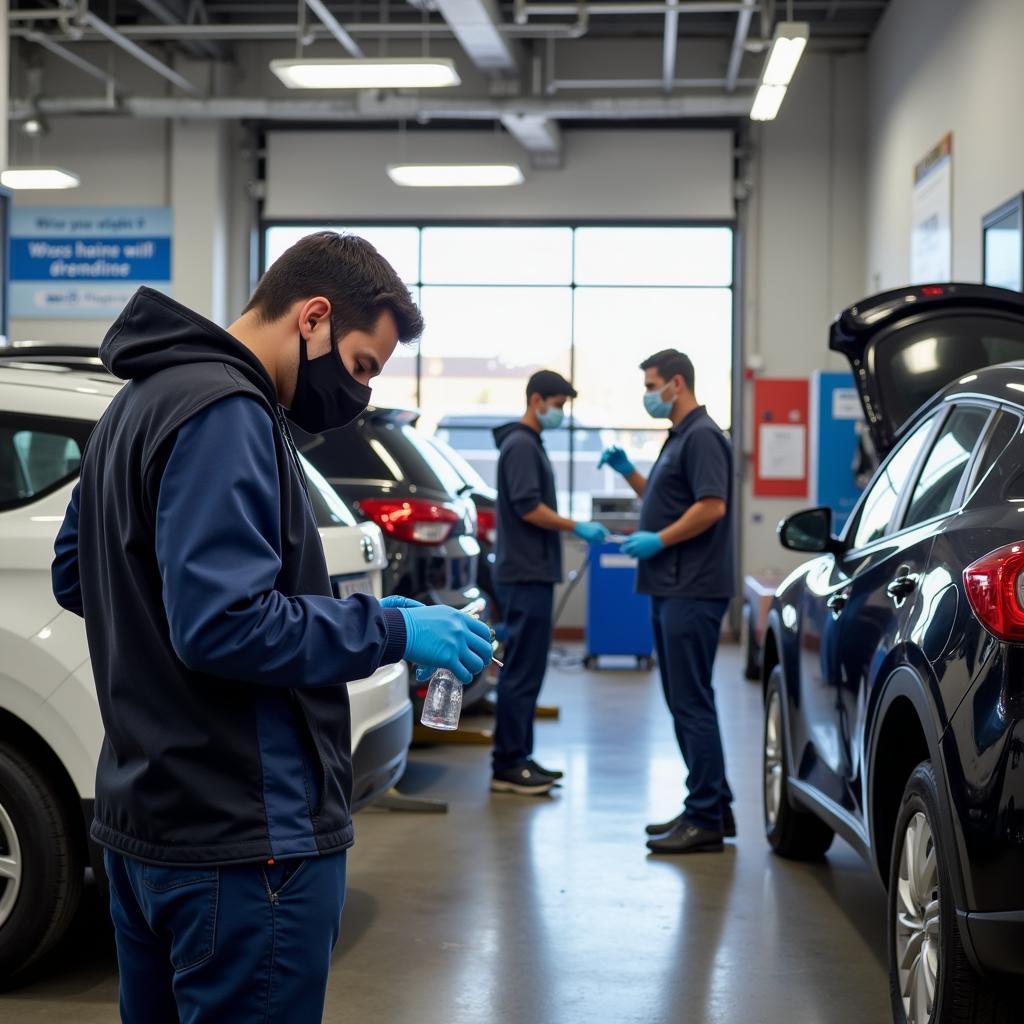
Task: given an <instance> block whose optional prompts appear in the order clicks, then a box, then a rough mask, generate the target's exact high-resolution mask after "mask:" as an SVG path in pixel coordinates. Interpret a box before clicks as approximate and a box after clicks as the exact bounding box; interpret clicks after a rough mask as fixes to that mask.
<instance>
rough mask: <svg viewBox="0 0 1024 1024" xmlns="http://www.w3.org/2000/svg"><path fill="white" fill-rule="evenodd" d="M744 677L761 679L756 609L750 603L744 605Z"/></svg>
mask: <svg viewBox="0 0 1024 1024" xmlns="http://www.w3.org/2000/svg"><path fill="white" fill-rule="evenodd" d="M743 675H744V678H746V679H760V678H761V650H760V648H759V647H758V646H757V642H756V641H755V639H754V609H753V608H751V607H750V604H749V603H746V604H744V605H743Z"/></svg>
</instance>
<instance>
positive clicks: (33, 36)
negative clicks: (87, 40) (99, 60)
mask: <svg viewBox="0 0 1024 1024" xmlns="http://www.w3.org/2000/svg"><path fill="white" fill-rule="evenodd" d="M11 34H12V35H14V36H18V37H19V38H21V39H27V40H28V41H29V42H30V43H35V44H36V45H37V46H41V47H42V48H43V49H44V50H49V51H50V53H52V54H53V55H54V56H55V57H60V59H61V60H64V61H67V62H68V64H71V65H72V66H74V67H76V68H78V70H79V71H82V72H84V73H85V74H87V75H89V76H90V77H91V78H95V79H97V80H98V81H100V82H102V83H103V84H104V85H105V86H106V87H107V88H108V89H120V88H121V85H120V83H119V82H118V81H117V79H116V78H114V76H113V75H112V74H111V73H110V72H109V71H105V70H104V69H103V68H101V67H98V66H97V65H96V64H93V63H92V61H88V60H86V59H85V58H84V57H79V56H78V54H77V53H75V52H74V50H69V49H68V48H67V47H66V46H61V44H60V43H58V42H57V41H56V40H55V39H54V38H53V37H52V36H48V35H46V34H45V33H43V32H36V31H33V30H32V29H15V30H14V31H13V32H12V33H11Z"/></svg>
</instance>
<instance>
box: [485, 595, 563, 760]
mask: <svg viewBox="0 0 1024 1024" xmlns="http://www.w3.org/2000/svg"><path fill="white" fill-rule="evenodd" d="M554 594H555V585H554V584H553V583H505V584H499V585H498V600H499V601H501V603H502V606H503V607H504V609H505V667H504V668H503V669H502V670H501V672H500V673H499V675H498V705H497V708H496V710H495V721H494V754H493V756H492V763H493V766H494V770H495V771H496V772H500V771H506V770H508V769H510V768H518V767H520V766H521V765H523V764H524V763H525V762H526V761H528V760H529V758H530V755H531V754H532V753H533V717H534V715H535V713H536V711H537V698H538V696H540V688H541V684H542V683H543V682H544V673H545V672H546V671H547V667H548V651H549V650H550V649H551V625H552V623H551V620H552V616H553V615H554Z"/></svg>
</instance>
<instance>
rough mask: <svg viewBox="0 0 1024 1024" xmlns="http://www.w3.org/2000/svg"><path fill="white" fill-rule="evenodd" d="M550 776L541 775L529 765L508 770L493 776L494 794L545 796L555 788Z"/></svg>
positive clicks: (492, 788)
mask: <svg viewBox="0 0 1024 1024" xmlns="http://www.w3.org/2000/svg"><path fill="white" fill-rule="evenodd" d="M554 785H555V780H554V779H553V778H551V776H550V775H541V774H540V772H538V771H536V770H535V769H534V768H532V767H531V766H530V765H528V764H524V765H523V766H522V767H521V768H507V769H505V770H504V771H500V772H495V773H494V775H493V776H491V792H492V793H518V794H519V795H520V796H543V795H544V794H545V793H550V792H551V790H552V789H553V788H554Z"/></svg>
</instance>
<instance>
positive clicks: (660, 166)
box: [266, 130, 733, 219]
mask: <svg viewBox="0 0 1024 1024" xmlns="http://www.w3.org/2000/svg"><path fill="white" fill-rule="evenodd" d="M563 146H564V152H565V162H564V166H563V167H562V169H561V170H558V171H534V170H531V169H530V168H529V166H528V161H527V160H526V159H525V158H524V155H523V152H522V150H521V149H520V148H519V146H518V145H517V143H516V142H515V141H514V140H513V139H512V138H511V137H510V136H508V135H507V134H505V133H501V134H499V133H496V132H430V133H424V132H410V133H407V134H405V135H404V136H402V135H400V134H399V133H397V132H319V133H313V132H275V133H272V134H271V135H270V136H269V138H268V140H267V166H268V172H267V204H266V216H267V217H268V218H282V217H295V218H330V219H334V218H345V217H351V218H363V219H365V218H367V217H383V218H391V219H396V218H403V217H407V218H411V219H416V218H423V217H433V218H445V217H447V218H453V219H454V218H463V217H466V218H473V217H479V218H491V219H493V218H503V217H522V218H527V217H537V218H562V217H565V218H588V217H593V218H608V217H636V218H641V219H644V218H651V219H653V218H684V217H695V218H704V219H709V218H719V219H720V218H726V219H728V218H731V217H732V216H733V197H732V133H731V132H727V131H671V130H670V131H622V132H609V131H579V130H573V131H568V132H565V133H564V134H563ZM405 161H413V162H424V163H442V162H447V163H459V162H494V161H510V162H518V163H519V164H520V165H521V166H523V170H524V173H525V174H526V176H527V180H526V182H525V183H524V184H523V185H520V186H517V187H513V188H504V189H473V190H464V189H448V190H444V189H442V190H436V191H433V192H429V194H428V192H425V191H424V190H421V189H414V188H400V187H399V186H397V185H394V184H393V183H392V182H391V180H390V179H389V178H388V177H387V174H386V167H387V165H388V164H390V163H401V162H405Z"/></svg>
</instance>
